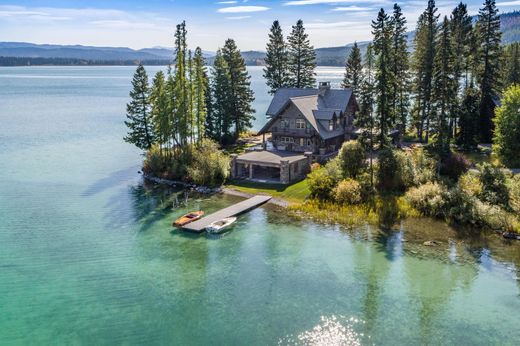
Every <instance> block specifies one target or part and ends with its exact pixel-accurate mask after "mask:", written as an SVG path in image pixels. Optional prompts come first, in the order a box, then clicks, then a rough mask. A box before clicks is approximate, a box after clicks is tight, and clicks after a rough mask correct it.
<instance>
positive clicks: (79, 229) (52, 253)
mask: <svg viewBox="0 0 520 346" xmlns="http://www.w3.org/2000/svg"><path fill="white" fill-rule="evenodd" d="M155 70H156V68H154V69H152V68H150V71H151V72H152V71H155ZM132 72H133V68H131V67H30V68H0V162H1V166H0V344H2V345H4V344H6V345H11V344H13V345H15V344H110V345H113V344H145V343H146V344H179V345H188V344H255V345H256V344H259V345H273V344H281V345H285V344H291V345H292V344H318V345H333V344H353V345H355V344H385V345H389V344H390V345H405V344H461V345H462V344H465V345H476V344H481V345H489V344H496V345H504V344H511V345H513V344H518V341H519V340H520V331H519V329H518V326H519V325H520V291H519V280H518V267H517V266H518V263H520V248H519V247H518V245H517V244H507V243H503V242H502V241H501V240H500V239H499V238H497V237H483V238H478V239H466V238H462V237H460V236H458V235H457V234H456V233H455V232H454V231H453V230H451V229H450V228H448V227H447V226H445V225H443V224H442V223H439V222H434V221H431V220H408V221H406V222H403V223H402V224H400V225H398V226H397V227H396V229H395V230H394V231H392V232H387V233H385V232H382V231H379V230H377V229H374V228H371V227H361V228H357V229H353V230H346V229H342V228H340V227H339V226H325V225H319V224H315V223H312V222H307V221H302V220H297V219H293V218H290V217H288V216H286V215H285V214H284V213H283V211H281V210H280V209H278V208H276V207H274V206H266V207H262V208H259V209H256V210H254V211H252V212H251V213H249V214H247V215H244V216H241V217H240V218H239V221H238V224H237V226H236V227H235V228H234V229H233V230H232V231H231V232H230V233H228V234H226V235H225V236H223V237H211V238H208V237H206V236H194V235H190V234H184V233H181V232H177V231H174V230H173V229H172V228H171V227H170V223H171V221H172V220H173V219H175V217H176V216H178V215H181V214H183V213H184V212H186V211H188V210H192V209H194V208H199V207H200V208H203V209H204V210H206V211H207V212H211V211H212V210H216V209H218V208H219V207H222V206H226V205H229V204H231V203H233V202H234V201H236V200H238V198H237V197H232V196H215V197H211V198H207V197H204V196H196V195H192V196H190V198H189V200H188V205H186V206H182V207H180V208H177V209H172V201H173V199H174V197H173V196H174V195H175V194H176V193H177V192H176V191H168V190H165V189H163V188H159V187H156V186H144V185H143V183H142V182H141V180H140V177H139V175H138V174H137V171H138V170H139V163H140V161H141V156H140V153H139V152H138V151H136V150H135V149H134V148H132V147H131V146H130V145H127V144H125V143H123V142H122V141H121V138H122V137H123V135H124V132H125V129H124V125H123V124H122V120H123V116H124V115H123V113H124V105H125V103H126V101H127V92H128V86H129V81H130V79H131V75H132ZM251 73H252V75H253V77H254V80H253V86H254V88H255V90H256V91H257V96H258V95H263V96H261V97H259V101H258V103H257V104H256V105H255V106H256V108H257V110H260V109H265V108H266V107H267V103H268V100H269V98H268V96H267V95H266V94H265V88H264V86H263V82H262V80H261V78H260V76H261V70H260V69H258V68H252V71H251ZM326 73H327V74H328V77H326V78H327V79H331V78H330V77H331V76H333V77H335V80H336V81H337V80H339V79H340V78H341V69H324V70H322V71H321V74H322V75H324V74H326ZM262 90H264V91H263V93H264V94H262ZM179 196H180V197H179V198H180V199H182V198H181V197H182V193H181V195H179ZM432 238H435V239H438V240H441V241H442V244H441V246H439V247H435V248H430V247H425V246H423V245H422V242H423V241H425V240H429V239H432Z"/></svg>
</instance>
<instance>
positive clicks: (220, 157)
mask: <svg viewBox="0 0 520 346" xmlns="http://www.w3.org/2000/svg"><path fill="white" fill-rule="evenodd" d="M229 165H230V159H229V157H228V156H227V155H225V154H224V153H223V152H222V151H220V150H219V147H218V145H217V144H216V143H215V142H213V141H211V140H208V139H206V140H203V141H202V143H201V144H200V145H198V147H197V148H196V149H195V150H194V152H193V158H192V161H191V164H190V165H189V167H188V176H189V178H190V180H191V181H193V182H194V183H195V184H198V185H204V186H219V185H222V184H223V183H224V182H225V181H226V179H227V177H228V176H229Z"/></svg>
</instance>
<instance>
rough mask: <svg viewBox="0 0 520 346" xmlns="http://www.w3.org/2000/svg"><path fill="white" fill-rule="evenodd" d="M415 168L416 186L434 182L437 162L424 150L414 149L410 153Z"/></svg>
mask: <svg viewBox="0 0 520 346" xmlns="http://www.w3.org/2000/svg"><path fill="white" fill-rule="evenodd" d="M409 156H410V159H411V161H412V163H413V166H414V183H415V185H416V186H418V185H422V184H425V183H427V182H429V181H434V180H435V178H436V166H437V162H436V161H435V160H434V159H433V158H431V157H430V156H429V155H428V154H427V153H426V151H425V150H424V149H423V148H420V147H419V148H414V149H413V150H411V151H410V153H409Z"/></svg>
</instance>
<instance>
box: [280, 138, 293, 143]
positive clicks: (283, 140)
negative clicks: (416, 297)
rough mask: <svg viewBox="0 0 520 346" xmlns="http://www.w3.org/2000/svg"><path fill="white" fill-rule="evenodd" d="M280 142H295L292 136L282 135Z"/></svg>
mask: <svg viewBox="0 0 520 346" xmlns="http://www.w3.org/2000/svg"><path fill="white" fill-rule="evenodd" d="M280 142H282V143H294V138H292V137H281V138H280Z"/></svg>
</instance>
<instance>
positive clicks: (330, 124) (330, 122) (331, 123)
mask: <svg viewBox="0 0 520 346" xmlns="http://www.w3.org/2000/svg"><path fill="white" fill-rule="evenodd" d="M333 130H334V121H332V120H329V131H333Z"/></svg>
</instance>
